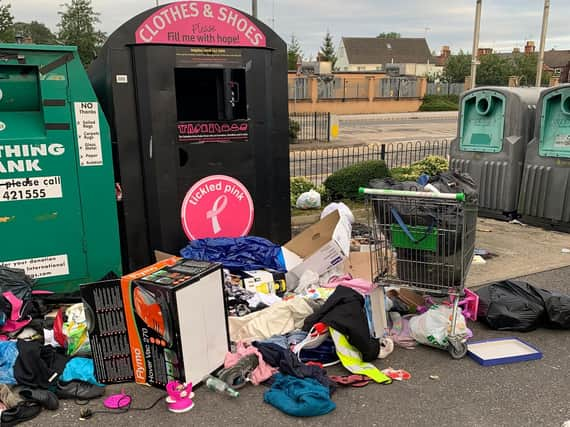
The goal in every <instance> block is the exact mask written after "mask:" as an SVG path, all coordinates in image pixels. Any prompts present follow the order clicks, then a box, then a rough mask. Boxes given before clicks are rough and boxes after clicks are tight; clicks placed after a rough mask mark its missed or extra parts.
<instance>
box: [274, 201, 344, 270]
mask: <svg viewBox="0 0 570 427" xmlns="http://www.w3.org/2000/svg"><path fill="white" fill-rule="evenodd" d="M350 234H351V226H350V224H349V223H348V222H347V221H344V220H342V221H341V218H340V215H339V213H338V211H334V212H332V213H331V214H329V215H327V216H326V217H324V218H323V219H321V220H320V221H319V222H317V223H316V224H313V225H312V226H310V227H309V228H307V229H306V230H305V231H303V232H302V233H301V234H299V235H297V236H296V237H294V238H293V239H292V240H290V241H289V242H287V243H286V244H285V245H284V246H283V256H284V258H285V264H286V266H287V270H288V271H289V273H292V274H294V275H295V276H296V277H297V278H300V277H301V276H302V274H303V273H304V272H305V271H307V270H312V271H314V272H315V273H317V274H318V275H319V276H321V275H323V274H325V273H326V272H327V271H329V270H330V269H332V268H334V267H335V266H337V265H338V264H340V263H341V262H342V261H344V259H346V257H347V256H348V254H349V252H350Z"/></svg>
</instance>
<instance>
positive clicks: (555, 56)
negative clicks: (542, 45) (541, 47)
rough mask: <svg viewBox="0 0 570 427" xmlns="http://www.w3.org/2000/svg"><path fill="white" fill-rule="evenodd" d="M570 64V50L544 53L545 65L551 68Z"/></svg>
mask: <svg viewBox="0 0 570 427" xmlns="http://www.w3.org/2000/svg"><path fill="white" fill-rule="evenodd" d="M569 62H570V50H547V51H545V52H544V63H545V64H546V65H548V66H549V67H552V68H559V67H564V66H566V65H568V63H569Z"/></svg>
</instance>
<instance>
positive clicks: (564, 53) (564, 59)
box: [499, 50, 570, 68]
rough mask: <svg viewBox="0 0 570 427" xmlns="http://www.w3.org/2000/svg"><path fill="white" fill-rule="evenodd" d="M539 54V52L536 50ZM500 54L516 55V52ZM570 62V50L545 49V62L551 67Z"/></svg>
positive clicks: (561, 65) (506, 55)
mask: <svg viewBox="0 0 570 427" xmlns="http://www.w3.org/2000/svg"><path fill="white" fill-rule="evenodd" d="M533 54H534V55H538V52H534V53H533ZM499 55H500V56H503V57H505V58H512V57H514V55H515V54H514V53H510V52H509V53H499ZM516 55H525V53H524V52H520V53H517V54H516ZM569 62H570V50H546V51H544V64H545V65H546V66H548V67H550V68H562V67H565V66H567V65H568V63H569Z"/></svg>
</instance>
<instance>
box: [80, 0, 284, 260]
mask: <svg viewBox="0 0 570 427" xmlns="http://www.w3.org/2000/svg"><path fill="white" fill-rule="evenodd" d="M89 75H90V78H91V81H92V83H93V86H94V87H95V91H96V93H97V95H98V97H99V99H100V101H101V105H102V107H103V110H104V112H105V114H106V115H107V118H108V119H109V121H110V124H111V129H112V137H113V141H114V150H115V163H116V174H117V177H118V179H119V181H120V185H121V188H122V194H123V199H122V202H121V208H120V210H121V215H120V221H121V222H122V224H121V225H122V243H123V252H124V259H125V264H126V265H125V268H126V269H128V270H133V269H136V268H140V267H142V266H144V265H147V264H149V263H150V262H151V261H152V251H153V250H161V251H165V252H169V253H178V251H179V250H180V248H182V247H183V246H184V245H185V244H186V243H187V241H188V239H189V238H201V237H238V236H241V235H245V234H248V232H249V233H250V234H254V235H258V236H262V237H265V238H268V239H270V240H272V241H274V242H276V243H284V242H286V241H287V240H289V238H290V233H291V230H290V228H291V227H290V206H289V204H290V200H289V147H288V134H287V49H286V44H285V43H284V42H283V40H281V39H280V38H279V36H277V34H275V33H274V32H273V31H272V30H271V29H270V28H269V27H267V26H266V25H264V24H263V23H262V22H260V21H258V20H256V19H254V18H252V17H251V16H249V15H247V14H244V13H242V12H240V11H237V10H235V9H233V8H231V7H228V6H225V5H220V4H216V3H208V2H196V1H181V2H175V3H170V4H167V5H163V6H160V7H157V8H154V9H151V10H148V11H146V12H143V13H141V14H140V15H138V16H136V17H134V18H132V19H131V20H130V21H128V22H127V23H125V24H124V25H122V26H121V27H120V28H119V29H118V30H116V31H115V32H114V33H113V34H112V35H111V36H110V37H109V39H108V40H107V42H106V43H105V45H104V46H103V48H102V50H101V53H100V56H99V57H98V58H97V59H96V61H95V62H94V63H93V64H92V66H91V68H90V69H89Z"/></svg>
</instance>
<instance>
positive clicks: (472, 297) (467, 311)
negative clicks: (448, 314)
mask: <svg viewBox="0 0 570 427" xmlns="http://www.w3.org/2000/svg"><path fill="white" fill-rule="evenodd" d="M449 298H450V300H451V302H453V296H450V297H449ZM459 307H461V313H462V314H463V317H465V318H466V319H470V320H472V321H474V322H475V321H477V310H478V309H479V295H477V294H476V293H475V292H473V291H470V290H469V289H465V298H463V299H462V300H461V301H459Z"/></svg>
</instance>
